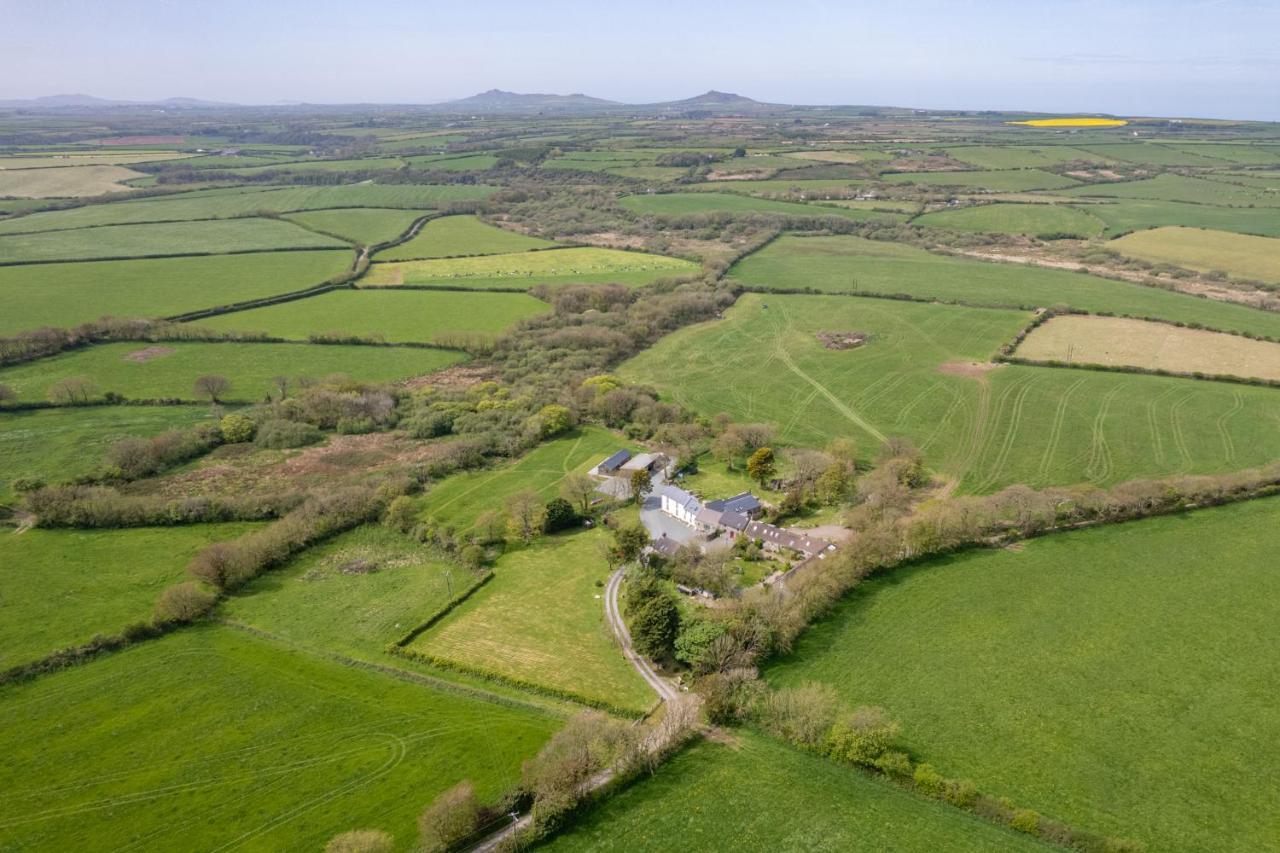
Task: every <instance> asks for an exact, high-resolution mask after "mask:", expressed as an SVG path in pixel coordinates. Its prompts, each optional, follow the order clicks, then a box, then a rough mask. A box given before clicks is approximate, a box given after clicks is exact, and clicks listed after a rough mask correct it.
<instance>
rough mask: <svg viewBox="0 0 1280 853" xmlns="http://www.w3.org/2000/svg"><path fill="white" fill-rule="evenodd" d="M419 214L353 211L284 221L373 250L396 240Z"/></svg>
mask: <svg viewBox="0 0 1280 853" xmlns="http://www.w3.org/2000/svg"><path fill="white" fill-rule="evenodd" d="M422 214H423V212H422V211H420V210H390V209H383V208H376V207H354V208H337V209H334V210H311V211H307V212H305V213H294V214H291V215H289V216H286V217H285V218H286V219H288V220H289V221H290V222H296V223H297V224H299V225H301V226H302V227H303V228H306V229H307V230H309V231H317V232H319V233H321V234H332V235H334V236H335V237H339V238H341V239H343V240H350V241H351V242H352V243H359V244H360V245H362V246H372V245H373V244H374V243H381V242H382V241H383V240H391V239H393V238H395V237H399V236H400V235H401V234H403V233H404V232H405V231H407V230H408V229H409V226H410V225H412V224H413V222H414V220H415V219H417V218H418V217H420V216H422Z"/></svg>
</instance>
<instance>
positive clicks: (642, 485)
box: [631, 468, 653, 503]
mask: <svg viewBox="0 0 1280 853" xmlns="http://www.w3.org/2000/svg"><path fill="white" fill-rule="evenodd" d="M652 491H653V478H652V477H650V476H649V472H648V471H646V470H645V469H643V468H641V469H640V470H639V471H632V472H631V496H632V497H633V498H635V501H636V503H641V502H643V501H644V496H645V495H647V494H649V493H650V492H652Z"/></svg>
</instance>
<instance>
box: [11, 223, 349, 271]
mask: <svg viewBox="0 0 1280 853" xmlns="http://www.w3.org/2000/svg"><path fill="white" fill-rule="evenodd" d="M178 221H182V220H178ZM94 227H95V228H102V227H106V226H99V225H95V226H94ZM0 236H8V235H0ZM350 248H351V244H350V242H348V243H347V245H345V246H282V247H278V248H274V249H232V250H231V251H227V252H159V253H152V254H149V255H111V256H108V257H97V258H45V259H41V260H32V261H0V267H33V266H46V265H48V264H92V263H103V262H105V261H147V260H152V259H156V258H205V257H210V256H217V255H261V254H265V253H267V252H332V251H334V250H338V249H350Z"/></svg>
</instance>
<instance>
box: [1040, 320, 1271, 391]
mask: <svg viewBox="0 0 1280 853" xmlns="http://www.w3.org/2000/svg"><path fill="white" fill-rule="evenodd" d="M1017 355H1019V356H1022V357H1023V358H1032V359H1036V360H1039V361H1062V362H1074V363H1078V364H1105V365H1109V366H1127V367H1142V368H1148V369H1156V370H1168V371H1172V372H1174V373H1206V374H1210V375H1226V376H1240V377H1245V378H1249V379H1269V380H1272V381H1280V344H1275V343H1271V342H1269V341H1255V340H1250V339H1249V338H1243V337H1240V336H1238V335H1226V334H1223V333H1222V332H1209V331H1205V330H1204V329H1184V328H1181V327H1179V326H1171V325H1169V324H1167V323H1150V322H1147V321H1145V320H1126V319H1122V318H1119V317H1081V316H1076V315H1067V316H1062V317H1054V318H1053V319H1051V320H1049V322H1047V323H1044V324H1043V325H1041V326H1038V327H1037V328H1036V329H1035V330H1034V331H1032V333H1031V334H1030V335H1028V336H1027V338H1026V340H1024V341H1023V342H1022V343H1021V344H1019V345H1018V350H1017Z"/></svg>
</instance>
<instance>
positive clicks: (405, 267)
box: [361, 247, 698, 289]
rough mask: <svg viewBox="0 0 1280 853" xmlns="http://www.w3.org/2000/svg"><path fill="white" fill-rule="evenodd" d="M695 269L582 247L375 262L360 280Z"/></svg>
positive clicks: (499, 281) (663, 273)
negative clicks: (468, 256)
mask: <svg viewBox="0 0 1280 853" xmlns="http://www.w3.org/2000/svg"><path fill="white" fill-rule="evenodd" d="M697 272H698V266H697V264H694V263H692V262H691V261H685V260H680V259H679V258H671V257H667V256H666V255H650V254H647V253H645V252H624V251H622V250H620V249H598V248H594V247H581V248H566V249H555V250H552V251H545V252H523V251H522V252H513V253H508V254H502V255H483V256H480V257H473V258H437V259H433V260H425V261H399V262H397V261H392V262H388V263H375V264H373V265H372V266H371V267H370V268H369V273H368V275H366V276H365V277H364V278H363V279H361V283H362V284H366V285H370V286H383V287H394V286H396V285H401V284H449V285H456V286H458V287H474V288H477V289H482V288H485V287H493V286H499V287H532V286H533V285H535V284H541V283H564V284H570V283H574V282H584V283H593V282H618V283H621V284H634V285H640V284H647V283H648V282H650V281H653V280H654V279H657V278H664V277H670V276H680V275H693V274H695V273H697Z"/></svg>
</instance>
